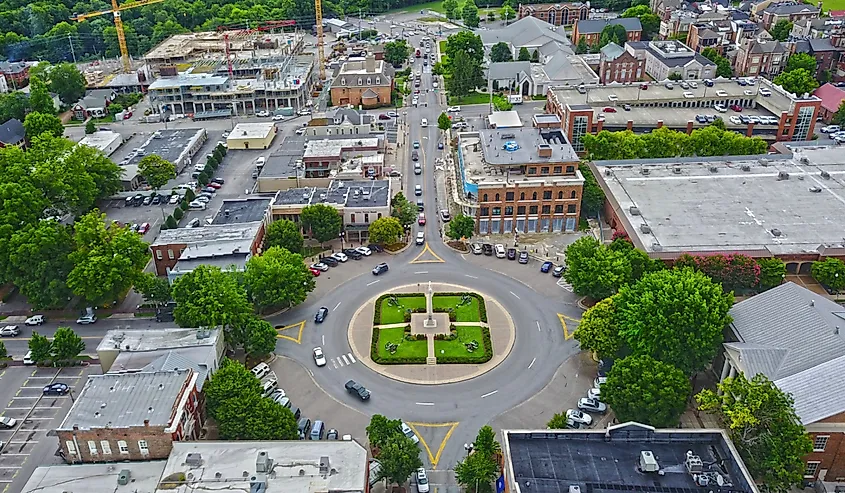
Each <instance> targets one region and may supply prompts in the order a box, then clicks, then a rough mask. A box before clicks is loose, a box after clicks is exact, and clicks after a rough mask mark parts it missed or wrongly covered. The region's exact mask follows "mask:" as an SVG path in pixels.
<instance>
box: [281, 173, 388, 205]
mask: <svg viewBox="0 0 845 493" xmlns="http://www.w3.org/2000/svg"><path fill="white" fill-rule="evenodd" d="M389 203H390V180H333V181H332V182H331V183H330V184H329V186H328V187H325V188H323V187H301V188H289V189H287V190H282V191H280V192H278V193H277V194H276V197H275V199H274V201H273V205H277V206H285V205H290V206H303V207H304V206H306V205H313V204H333V205H339V206H346V207H386V206H387V205H388V204H389Z"/></svg>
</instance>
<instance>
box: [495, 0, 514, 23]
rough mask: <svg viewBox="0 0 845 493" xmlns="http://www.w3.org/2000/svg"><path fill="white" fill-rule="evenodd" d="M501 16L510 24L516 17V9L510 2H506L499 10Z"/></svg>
mask: <svg viewBox="0 0 845 493" xmlns="http://www.w3.org/2000/svg"><path fill="white" fill-rule="evenodd" d="M499 17H501V18H502V20H504V21H505V23H506V24H509V23H510V21H511V20H512V19H516V11H514V9H513V7H511V5H510V4H509V3H505V4H504V5H502V9H501V10H500V11H499Z"/></svg>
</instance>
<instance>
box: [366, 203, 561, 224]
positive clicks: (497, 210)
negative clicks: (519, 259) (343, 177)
mask: <svg viewBox="0 0 845 493" xmlns="http://www.w3.org/2000/svg"><path fill="white" fill-rule="evenodd" d="M490 209H491V208H490V207H482V208H481V214H480V215H481V216H482V217H484V216H489V215H490ZM576 209H577V206H576V205H575V204H569V205H567V206H566V213H567V214H575V211H576ZM492 210H493V215H494V216H501V215H502V208H501V207H493V208H492ZM537 210H538V207H537V206H536V205H532V206H529V207H528V214H537ZM540 210H542V213H543V214H551V213H552V207H551V206H550V205H544V206H543V208H542V209H540ZM555 214H563V205H562V204H560V205H556V206H555ZM516 215H517V216H524V215H525V206H524V205H520V206H517V208H516ZM505 216H513V206H512V205H509V206H506V207H505ZM352 222H355V221H352Z"/></svg>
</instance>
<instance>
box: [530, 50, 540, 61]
mask: <svg viewBox="0 0 845 493" xmlns="http://www.w3.org/2000/svg"><path fill="white" fill-rule="evenodd" d="M531 63H540V51H539V50H536V49H535V50H534V51H532V52H531Z"/></svg>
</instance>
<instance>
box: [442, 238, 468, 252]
mask: <svg viewBox="0 0 845 493" xmlns="http://www.w3.org/2000/svg"><path fill="white" fill-rule="evenodd" d="M443 245H444V246H445V247H446V248H448V249H450V250H452V251H453V252H455V253H458V254H460V255H466V254H468V253H470V250H469V248H467V251H465V252H462V251H460V250H458V249H457V248H455V247H453V246H452V245H450V244H449V243H447V242H445V241H444V242H443Z"/></svg>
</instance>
